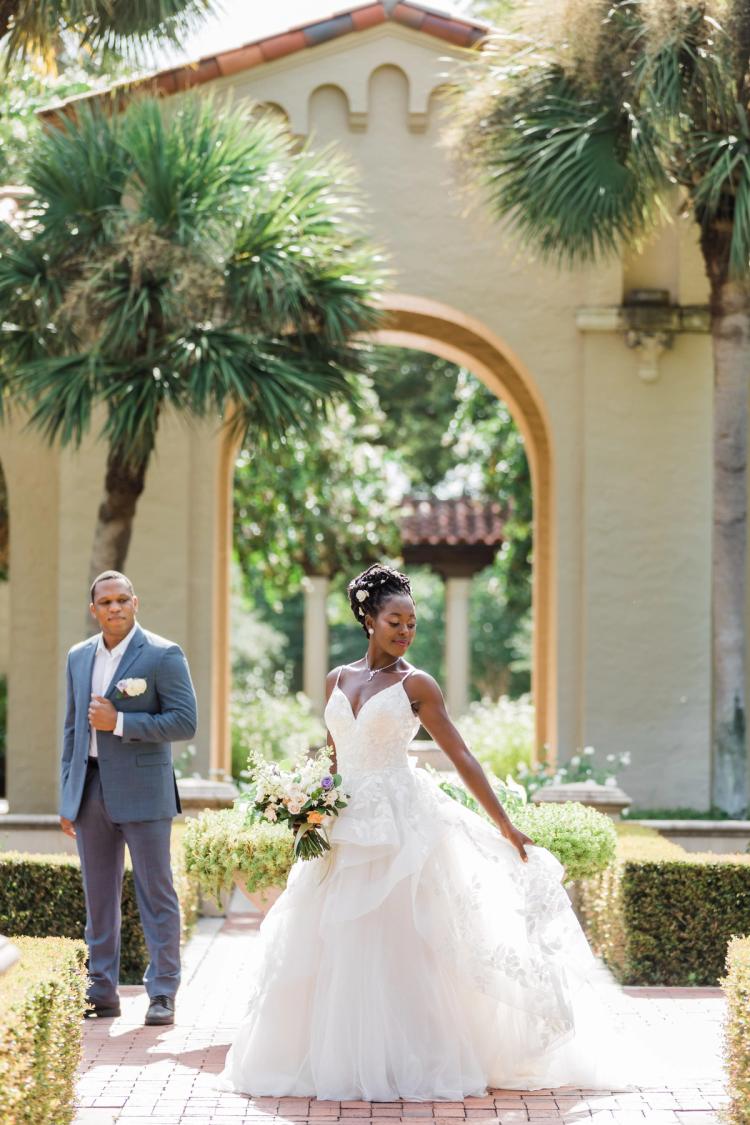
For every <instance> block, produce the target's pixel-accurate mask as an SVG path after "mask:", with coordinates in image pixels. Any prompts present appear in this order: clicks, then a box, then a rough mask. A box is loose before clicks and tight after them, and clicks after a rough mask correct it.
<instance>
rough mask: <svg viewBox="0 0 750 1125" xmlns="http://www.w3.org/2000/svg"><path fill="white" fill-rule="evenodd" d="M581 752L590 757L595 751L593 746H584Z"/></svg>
mask: <svg viewBox="0 0 750 1125" xmlns="http://www.w3.org/2000/svg"><path fill="white" fill-rule="evenodd" d="M583 752H584V754H586V755H587V757H590V756H591V755H592V754H595V753H596V751H595V750H594V747H593V746H584V748H583Z"/></svg>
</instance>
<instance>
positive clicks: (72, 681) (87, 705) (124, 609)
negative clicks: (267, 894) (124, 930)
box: [60, 570, 196, 1025]
mask: <svg viewBox="0 0 750 1125" xmlns="http://www.w3.org/2000/svg"><path fill="white" fill-rule="evenodd" d="M89 608H90V611H91V615H92V617H94V619H95V620H96V621H97V623H98V625H99V628H100V630H101V632H100V633H99V634H98V635H97V636H95V637H92V638H90V639H89V640H87V641H82V642H81V644H78V645H75V646H74V647H73V648H72V649H71V650H70V652H69V653H68V665H67V693H68V696H67V710H66V714H65V728H64V732H63V751H62V778H61V780H62V785H61V789H62V796H61V804H60V814H61V815H60V825H61V827H62V830H63V832H65V833H67V835H68V836H72V837H74V838H75V841H76V844H77V846H78V854H79V856H80V859H81V872H82V874H83V886H84V891H85V895H86V944H87V945H88V949H89V991H88V1000H89V1004H90V1008H89V1010H88V1011H87V1013H86V1014H87V1015H88V1016H101V1017H103V1016H119V1014H120V1000H119V997H118V995H117V983H118V977H119V968H120V897H121V892H122V878H123V869H124V861H125V845H126V844H127V846H128V850H129V852H130V857H131V860H132V863H133V875H134V878H135V890H136V897H137V899H138V910H139V912H140V916H141V922H142V923H143V931H144V934H145V937H146V945H147V946H148V952H149V957H150V963H149V965H148V968H147V969H146V973H145V976H144V983H145V985H146V991H147V992H148V996H149V1000H150V1005H149V1009H148V1014H147V1015H146V1023H147V1024H157V1025H159V1024H171V1023H174V998H175V993H176V992H177V986H178V985H179V983H180V908H179V905H178V902H177V895H176V894H175V890H174V886H173V884H172V870H171V866H170V859H169V842H170V834H171V828H172V817H174V816H175V815H176V814H177V813H178V812H180V811H181V810H180V801H179V797H178V795H177V784H176V782H175V777H174V770H173V769H172V747H171V743H172V741H173V740H177V739H187V738H192V737H193V735H194V734H195V728H196V702H195V692H194V691H193V685H192V682H191V680H190V672H189V670H188V666H187V661H186V660H185V657H184V655H183V653H182V650H181V649H180V648H179V646H178V645H176V644H172V642H171V641H166V640H164V638H163V637H157V636H156V635H155V634H154V633H147V632H146V631H145V630H144V629H141V627H140V625H138V624H137V622H136V619H135V616H136V613H137V611H138V599H137V597H136V596H135V593H134V591H133V584H132V583H131V581H130V579H129V578H126V577H125V575H124V574H120V573H119V572H118V571H115V570H107V571H105V572H104V573H103V574H100V575H99V577H98V578H96V579H95V580H94V582H93V584H92V586H91V605H90V607H89Z"/></svg>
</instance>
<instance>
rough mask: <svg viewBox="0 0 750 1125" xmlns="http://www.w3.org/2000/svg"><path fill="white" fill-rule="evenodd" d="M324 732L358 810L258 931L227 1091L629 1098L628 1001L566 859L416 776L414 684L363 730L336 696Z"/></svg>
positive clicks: (376, 707) (296, 876)
mask: <svg viewBox="0 0 750 1125" xmlns="http://www.w3.org/2000/svg"><path fill="white" fill-rule="evenodd" d="M325 718H326V722H327V725H328V728H329V730H330V731H331V734H332V736H333V739H334V742H335V745H336V755H337V764H338V769H339V772H340V773H341V775H342V778H343V788H344V790H345V791H346V792H347V793H348V794H349V804H348V806H347V807H346V808H345V809H344V810H343V811H342V813H341V815H340V816H339V818H338V819H337V820H335V821H334V823H333V825H332V827H331V829H330V831H329V834H330V839H331V844H332V850H331V852H330V853H328V855H327V856H325V857H322V858H321V859H317V860H310V861H306V862H298V863H296V864H295V865H294V867H293V869H292V872H291V874H290V877H289V883H288V887H287V889H286V891H285V893H284V894H283V895H282V896H281V897H280V898H279V899H278V901H277V902H276V903H275V905H274V906H273V908H272V909H271V911H270V912H269V914H268V915H267V917H266V919H265V920H264V922H263V925H262V927H261V943H262V947H261V954H260V958H259V962H258V974H257V982H256V986H255V988H254V991H253V994H252V996H251V997H250V1003H249V1009H248V1014H247V1016H246V1018H245V1020H244V1021H243V1023H242V1024H241V1026H240V1028H239V1031H238V1034H237V1037H236V1039H235V1041H234V1044H233V1046H232V1047H231V1049H230V1051H229V1054H228V1056H227V1060H226V1066H225V1070H224V1073H223V1075H222V1080H223V1084H224V1085H225V1087H228V1088H231V1089H233V1090H236V1091H240V1092H244V1093H249V1094H254V1095H305V1096H314V1097H318V1098H322V1099H331V1100H335V1101H338V1100H344V1099H362V1100H367V1101H393V1100H398V1099H408V1100H417V1101H423V1100H434V1099H448V1100H454V1099H461V1098H462V1097H464V1096H466V1095H472V1094H476V1095H481V1094H483V1093H484V1092H485V1090H486V1088H488V1087H501V1088H505V1089H540V1088H545V1087H554V1086H562V1085H573V1086H578V1087H595V1088H612V1087H619V1088H623V1087H625V1086H627V1085H628V1084H629V1083H632V1082H633V1081H634V1079H635V1075H634V1074H632V1073H631V1070H632V1067H631V1065H630V1062H629V1058H630V1059H631V1060H632V1057H633V1051H632V1050H630V1049H623V1039H622V1036H621V1035H620V1036H619V1037H618V1032H617V1030H616V1024H617V1012H616V1008H617V1005H618V1003H619V1001H620V997H621V993H620V990H619V989H618V988H617V987H616V986H614V985H612V984H611V983H610V982H609V980H608V979H607V978H606V974H604V973H603V971H602V970H601V968H600V967H599V966H598V964H597V962H596V961H595V959H594V957H593V955H592V953H591V951H590V949H589V946H588V943H587V941H586V939H585V937H584V935H583V932H582V930H581V928H580V926H579V924H578V921H577V919H576V917H575V914H574V913H573V910H572V908H571V905H570V901H569V898H568V896H567V894H566V892H565V890H564V888H563V886H562V883H561V878H562V875H563V870H562V867H561V865H560V863H559V862H558V860H557V859H556V858H555V857H554V856H553V855H552V854H551V853H550V852H548V851H547V850H545V849H544V848H540V847H536V846H534V847H529V848H528V857H529V858H528V862H527V863H523V861H522V860H521V858H520V856H519V855H518V852H517V851H516V849H515V848H514V847H513V846H512V845H511V844H510V843H508V841H507V840H505V838H504V837H503V836H501V835H500V833H499V832H498V830H497V829H496V828H494V827H493V826H492V825H491V824H489V823H488V822H487V821H485V820H484V819H482V818H481V817H479V816H477V815H476V814H475V813H473V812H471V811H469V810H467V809H465V808H463V807H462V806H460V805H459V804H458V803H457V802H456V801H454V800H452V799H451V798H450V797H448V796H446V795H445V794H444V793H443V792H442V790H441V789H440V788H439V787H438V786H437V785H436V784H435V782H434V781H433V780H432V778H431V777H430V776H429V775H428V774H426V773H425V772H424V771H422V770H420V769H416V768H414V767H413V765H412V764H410V762H409V759H408V755H407V749H408V746H409V743H410V741H411V740H412V738H413V737H414V735H415V734H416V732H417V730H418V728H419V721H418V719H417V718H416V716H415V715H414V713H413V711H412V707H411V703H410V700H409V697H408V695H407V693H406V690H405V688H404V682H403V680H398V681H396V682H393V683H391V684H389V686H388V687H386V688H383V689H381V690H380V691H378V692H377V693H376V694H375V695H373V696H371V697H370V698H368V699H367V701H366V702H365V703H364V705H363V706H362V707H361V709H360V711H359V713H358V714H357V715H356V716H355V715H354V713H353V711H352V707H351V704H350V702H349V699H348V697H347V696H346V695H345V694H344V693H343V691H342V690H341V688H340V687H338V685H337V686H336V688H335V689H334V690H333V693H332V694H331V697H330V699H329V701H328V704H327V707H326V711H325ZM623 999H624V998H623ZM625 1002H626V1003H627V1001H625ZM630 1002H631V1003H632V1001H630Z"/></svg>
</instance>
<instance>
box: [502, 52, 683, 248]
mask: <svg viewBox="0 0 750 1125" xmlns="http://www.w3.org/2000/svg"><path fill="white" fill-rule="evenodd" d="M482 128H483V134H484V135H483V139H482V141H481V142H480V145H481V156H482V165H483V167H482V174H483V178H484V182H485V186H486V188H487V190H488V193H489V196H490V200H491V203H492V206H493V208H494V210H495V212H496V214H497V215H498V216H500V217H503V218H507V219H509V220H510V222H511V224H512V225H513V226H514V227H515V228H516V229H517V230H518V232H519V233H520V235H521V237H522V238H523V239H524V240H525V241H526V242H527V243H529V244H531V245H532V246H533V247H535V248H538V249H540V250H541V252H542V254H543V255H544V256H547V257H554V258H558V259H561V260H563V261H566V262H568V263H571V262H574V261H588V260H591V259H593V258H595V257H597V256H599V255H602V254H608V253H612V252H616V251H617V249H618V247H619V246H620V245H621V243H622V242H624V241H627V242H637V240H638V239H639V238H640V237H642V235H643V234H644V232H645V231H646V230H648V229H649V228H650V227H651V226H652V225H653V224H654V223H655V222H656V221H657V218H659V217H661V214H662V210H661V199H660V196H661V193H662V192H663V191H664V189H665V188H666V186H667V179H666V175H665V174H664V172H663V171H662V166H661V163H660V160H659V156H658V149H657V138H656V137H655V136H654V134H653V132H652V130H651V127H650V125H649V121H648V118H647V117H646V116H645V115H640V116H639V115H638V114H637V113H636V110H635V109H634V107H633V106H632V105H630V104H628V103H621V104H607V103H606V102H597V101H595V100H594V99H593V98H592V97H590V96H589V97H586V96H582V92H581V91H580V90H579V89H578V88H577V87H576V86H575V84H574V83H573V82H572V81H571V80H570V79H569V78H568V77H567V76H566V75H565V74H564V73H563V72H562V71H561V70H560V69H559V68H556V67H553V68H547V69H545V70H543V71H542V73H541V74H539V73H537V74H531V73H530V74H529V75H527V77H526V80H525V82H524V84H523V85H522V86H521V87H520V88H516V89H515V90H514V93H513V97H512V99H510V100H509V101H508V102H507V103H504V102H502V101H500V102H498V103H496V104H495V106H494V107H493V110H492V112H491V113H490V114H489V115H488V117H487V118H486V119H485V121H484V122H483V126H482Z"/></svg>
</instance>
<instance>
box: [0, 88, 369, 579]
mask: <svg viewBox="0 0 750 1125" xmlns="http://www.w3.org/2000/svg"><path fill="white" fill-rule="evenodd" d="M168 108H169V109H171V110H172V111H173V112H171V113H169V114H168V113H165V112H164V111H163V109H162V104H161V103H159V102H156V101H154V100H153V99H145V100H142V101H135V102H133V103H131V105H130V107H129V109H128V110H127V111H126V113H125V114H124V115H122V116H107V115H105V114H104V113H102V112H100V111H97V110H91V109H88V108H86V107H81V108H80V109H79V110H78V113H77V116H76V118H75V120H71V119H65V118H60V119H59V120H58V121H57V122H56V127H53V128H49V129H47V130H46V131H45V132H44V133H43V134H42V135H41V136H40V138H39V140H38V142H37V144H36V146H35V148H34V150H33V152H32V155H31V160H30V164H29V169H28V176H27V183H28V184H29V185H30V187H31V188H32V189H33V193H34V198H33V201H32V202H31V203H30V205H29V206H28V208H27V209H26V213H25V217H24V221H23V223H22V225H21V227H20V229H17V230H14V229H12V228H10V227H7V228H6V229H5V230H4V232H2V234H1V235H0V314H1V315H2V320H3V321H4V322H5V324H4V329H5V330H4V332H3V334H2V340H1V341H0V374H1V375H2V376H3V377H4V379H5V381H6V395H7V396H9V397H10V399H11V400H14V399H15V400H20V401H21V402H22V403H23V404H24V405H25V406H26V407H27V409H28V411H29V412H30V423H31V425H32V426H34V427H36V428H37V429H39V430H40V431H41V432H42V433H43V434H44V435H45V436H46V438H47V439H48V440H49V441H50V442H60V443H61V444H62V445H64V446H65V445H73V446H76V445H77V444H79V443H80V441H81V439H82V438H83V436H84V434H86V433H87V431H88V430H89V428H90V426H91V423H92V416H93V415H94V411H95V409H96V408H97V407H103V408H104V417H105V421H104V426H103V430H102V435H103V437H104V438H105V440H106V442H107V444H108V456H107V466H106V479H105V485H104V497H103V500H102V504H101V507H100V509H99V515H98V521H97V525H96V531H95V536H94V544H93V550H92V556H91V573H92V575H94V574H96V573H99V572H100V571H101V570H103V569H108V568H110V567H111V568H114V569H117V570H122V569H123V565H124V562H125V558H126V556H127V551H128V544H129V540H130V534H131V529H132V524H133V517H134V514H135V510H136V504H137V502H138V497H139V496H140V494H141V493H142V491H143V488H144V485H145V480H146V471H147V468H148V464H149V460H150V457H151V454H152V452H153V450H154V447H155V443H156V438H157V429H158V424H159V420H160V418H161V416H162V414H163V413H164V412H165V411H166V410H169V411H172V412H174V411H176V412H178V413H180V414H182V415H185V416H191V417H194V418H205V417H224V418H230V420H231V424H232V425H233V426H234V427H235V429H237V430H238V431H241V432H242V434H243V435H244V436H245V437H246V440H248V441H249V442H251V443H252V444H253V445H255V446H258V444H259V443H260V444H262V443H263V442H264V441H266V440H274V439H278V438H280V437H281V436H283V434H284V433H285V432H286V431H287V430H289V429H290V428H291V429H295V430H299V431H304V430H305V428H306V427H309V426H311V425H314V424H315V423H316V421H317V420H318V419H319V418H320V416H321V415H322V414H324V413H325V410H326V406H327V405H328V406H330V405H332V404H333V403H335V402H336V401H340V400H345V401H353V400H356V397H357V393H356V387H355V380H354V379H353V375H354V373H356V372H357V371H358V370H359V368H360V363H361V361H360V351H359V348H358V346H357V345H356V343H353V342H352V338H353V337H354V336H355V335H356V334H357V333H359V332H361V331H366V330H367V329H369V328H371V327H372V326H373V325H374V324H375V322H376V319H377V317H376V313H375V311H374V309H373V305H372V298H373V295H374V292H375V290H376V289H377V287H378V284H379V270H380V266H379V264H378V262H379V259H378V255H377V254H376V253H375V251H374V249H373V248H372V246H371V245H370V244H369V243H368V242H367V241H366V240H365V239H364V238H363V237H362V236H361V235H360V234H359V233H358V230H357V227H356V220H357V215H358V206H357V201H356V196H355V194H354V192H353V189H352V188H351V187H350V186H349V182H348V174H347V171H346V169H345V168H344V167H343V166H342V165H341V163H340V162H339V160H338V159H337V158H336V157H335V156H334V154H333V153H331V152H330V151H328V152H324V153H322V154H321V155H318V156H313V155H311V154H310V153H309V152H307V151H303V152H295V151H293V148H292V144H291V141H290V140H289V139H288V137H287V135H286V134H285V133H284V132H283V131H282V129H281V127H280V126H279V125H278V124H274V123H272V122H271V121H270V120H268V119H263V118H260V119H258V118H257V117H256V118H255V119H251V118H250V117H249V116H248V114H247V113H244V112H240V111H237V110H234V111H232V112H219V111H217V109H216V107H215V106H214V105H212V104H211V102H210V101H209V100H205V99H197V98H188V99H186V100H182V101H181V102H180V103H179V105H174V106H170V107H168Z"/></svg>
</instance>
